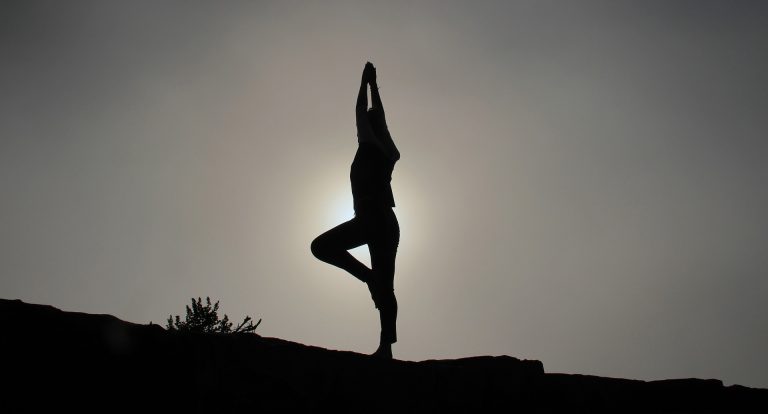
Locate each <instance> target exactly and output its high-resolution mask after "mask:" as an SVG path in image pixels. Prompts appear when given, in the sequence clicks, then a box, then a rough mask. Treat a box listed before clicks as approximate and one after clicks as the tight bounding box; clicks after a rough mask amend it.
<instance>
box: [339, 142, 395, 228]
mask: <svg viewBox="0 0 768 414" xmlns="http://www.w3.org/2000/svg"><path fill="white" fill-rule="evenodd" d="M394 168H395V161H392V160H390V159H389V158H387V157H386V156H385V155H384V154H383V153H382V152H381V150H379V149H378V148H377V147H376V145H375V144H373V143H370V142H361V143H360V144H358V147H357V153H355V159H354V160H353V161H352V167H351V168H350V172H349V180H350V182H351V183H352V199H353V202H354V208H355V212H356V213H357V212H359V211H360V210H361V209H365V208H366V207H394V206H395V198H394V196H393V195H392V186H391V185H390V182H391V181H392V170H394Z"/></svg>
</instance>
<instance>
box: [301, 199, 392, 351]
mask: <svg viewBox="0 0 768 414" xmlns="http://www.w3.org/2000/svg"><path fill="white" fill-rule="evenodd" d="M399 242H400V226H399V224H398V222H397V217H395V213H394V211H392V209H391V208H388V207H387V208H370V209H366V210H364V211H357V212H355V217H354V218H353V219H352V220H349V221H347V222H344V223H342V224H339V225H338V226H336V227H334V228H332V229H330V230H328V231H326V232H325V233H323V234H321V235H319V236H318V237H317V238H316V239H315V240H314V241H312V246H311V247H312V254H314V255H315V257H317V258H318V259H320V260H322V261H324V262H326V263H329V264H332V265H334V266H336V267H339V268H341V269H343V270H346V271H347V272H348V273H350V274H351V275H352V276H354V277H356V278H358V279H360V280H361V281H363V282H365V283H367V284H368V288H369V290H370V292H371V297H372V299H373V302H374V304H375V305H376V308H378V309H379V319H380V321H381V337H380V340H381V343H390V344H391V343H394V342H397V333H396V326H395V325H396V320H397V299H395V292H394V279H395V256H396V255H397V247H398V244H399ZM364 244H367V245H368V251H369V252H370V254H371V268H370V269H369V268H368V267H366V266H365V265H364V264H362V263H361V262H360V261H359V260H357V259H356V258H355V257H354V256H352V255H351V254H350V253H349V252H348V250H350V249H353V248H355V247H359V246H362V245H364Z"/></svg>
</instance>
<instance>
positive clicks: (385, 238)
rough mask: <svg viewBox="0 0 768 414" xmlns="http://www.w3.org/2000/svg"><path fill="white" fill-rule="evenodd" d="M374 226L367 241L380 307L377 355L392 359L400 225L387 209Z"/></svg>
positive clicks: (372, 276)
mask: <svg viewBox="0 0 768 414" xmlns="http://www.w3.org/2000/svg"><path fill="white" fill-rule="evenodd" d="M372 226H374V227H375V231H374V237H373V238H372V240H371V242H370V243H369V244H368V248H369V249H370V251H371V267H372V269H371V270H372V272H371V279H372V282H369V284H372V285H373V291H374V300H375V301H376V302H377V305H378V308H379V320H380V322H381V336H380V341H379V349H378V350H377V351H376V353H375V354H374V355H375V356H379V357H384V358H387V359H389V358H392V344H393V343H395V342H397V329H396V321H397V299H396V298H395V291H394V278H395V257H396V255H397V247H398V244H399V241H400V228H399V226H398V223H397V218H396V217H395V214H394V212H392V211H391V210H388V211H387V212H386V213H384V214H383V215H382V216H381V217H379V218H378V219H377V220H376V222H375V223H374V224H372Z"/></svg>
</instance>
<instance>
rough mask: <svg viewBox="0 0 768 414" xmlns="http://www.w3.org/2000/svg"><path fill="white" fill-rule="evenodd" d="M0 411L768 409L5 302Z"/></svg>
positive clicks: (736, 396)
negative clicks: (184, 330) (169, 328)
mask: <svg viewBox="0 0 768 414" xmlns="http://www.w3.org/2000/svg"><path fill="white" fill-rule="evenodd" d="M0 322H1V323H2V327H3V329H2V334H1V335H2V336H0V351H2V356H3V362H2V373H3V374H2V375H3V378H4V380H3V382H4V383H5V384H6V385H3V386H2V389H1V391H0V406H1V407H2V409H1V410H2V412H7V413H13V412H42V411H45V412H50V411H52V410H54V409H55V410H57V411H58V410H70V409H72V410H75V411H74V412H82V411H88V412H94V411H99V412H115V411H119V412H127V411H137V410H140V411H141V412H150V411H160V410H173V412H181V411H182V410H184V411H186V412H190V411H191V412H201V411H207V412H213V413H220V412H254V411H266V412H277V411H279V412H286V411H302V412H308V411H309V412H317V411H321V410H322V411H326V410H332V412H339V413H344V412H358V413H359V412H398V413H400V412H418V413H424V412H443V411H446V410H450V411H454V410H458V411H462V412H470V411H471V412H512V411H517V412H534V413H539V412H544V413H546V412H557V413H560V412H584V413H594V412H612V413H614V412H653V413H689V412H690V413H705V412H716V413H739V412H754V413H765V412H768V390H765V389H755V388H747V387H742V386H738V385H734V386H729V387H725V386H723V384H722V382H720V381H719V380H712V379H709V380H701V379H675V380H663V381H637V380H626V379H617V378H602V377H596V376H586V375H567V374H546V373H544V368H543V366H542V364H541V362H539V361H529V360H519V359H516V358H512V357H509V356H499V357H491V356H481V357H472V358H462V359H456V360H429V361H421V362H408V361H378V360H374V359H372V358H370V357H368V356H366V355H361V354H357V353H353V352H342V351H332V350H327V349H323V348H318V347H312V346H306V345H302V344H298V343H294V342H289V341H284V340H281V339H276V338H266V337H261V336H259V335H255V334H184V333H179V332H168V331H166V330H165V329H163V328H162V327H160V326H158V325H138V324H133V323H129V322H124V321H121V320H119V319H117V318H115V317H113V316H110V315H91V314H85V313H76V312H63V311H60V310H58V309H56V308H54V307H51V306H45V305H32V304H27V303H24V302H22V301H19V300H15V301H11V300H1V299H0Z"/></svg>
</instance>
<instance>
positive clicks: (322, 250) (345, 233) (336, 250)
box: [311, 218, 371, 283]
mask: <svg viewBox="0 0 768 414" xmlns="http://www.w3.org/2000/svg"><path fill="white" fill-rule="evenodd" d="M365 236H366V234H365V231H364V229H363V228H362V226H361V224H360V222H359V220H357V218H353V219H352V220H349V221H347V222H344V223H341V224H339V225H338V226H336V227H334V228H332V229H330V230H328V231H326V232H325V233H323V234H321V235H319V236H317V238H315V240H313V241H312V245H311V249H312V254H313V255H315V257H317V258H318V259H320V260H322V261H324V262H326V263H329V264H332V265H334V266H336V267H338V268H341V269H343V270H346V271H347V272H348V273H350V274H351V275H352V276H354V277H356V278H358V279H360V280H361V281H363V282H365V283H367V282H368V280H369V279H370V277H371V276H370V274H371V269H369V268H368V267H367V266H365V265H364V264H363V263H361V262H360V261H359V260H357V259H356V258H355V256H352V254H350V253H349V252H348V250H350V249H354V248H355V247H359V246H362V245H363V244H366V243H367V242H368V241H367V239H366V237H365Z"/></svg>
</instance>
